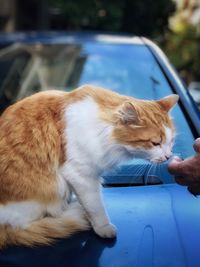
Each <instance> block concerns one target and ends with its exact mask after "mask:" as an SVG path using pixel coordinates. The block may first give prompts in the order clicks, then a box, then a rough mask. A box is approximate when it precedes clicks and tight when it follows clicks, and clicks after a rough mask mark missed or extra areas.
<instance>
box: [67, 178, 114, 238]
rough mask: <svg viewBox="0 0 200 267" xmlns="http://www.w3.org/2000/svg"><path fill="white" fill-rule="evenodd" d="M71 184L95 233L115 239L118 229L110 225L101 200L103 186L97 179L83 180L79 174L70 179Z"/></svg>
mask: <svg viewBox="0 0 200 267" xmlns="http://www.w3.org/2000/svg"><path fill="white" fill-rule="evenodd" d="M68 182H69V184H70V185H71V187H72V188H73V191H74V192H75V194H76V195H77V198H78V200H79V202H80V203H81V204H82V206H83V207H84V209H85V211H86V213H87V216H88V218H89V220H90V222H91V224H92V227H93V229H94V231H95V232H96V233H97V234H98V235H99V236H100V237H103V238H114V237H115V236H116V227H115V226H114V225H113V224H111V223H110V221H109V218H108V215H107V214H106V211H105V209H104V206H103V203H102V198H101V185H100V182H99V180H98V179H97V178H88V177H87V178H83V177H80V176H79V175H78V174H77V175H76V176H73V177H70V178H69V179H68Z"/></svg>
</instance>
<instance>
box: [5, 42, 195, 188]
mask: <svg viewBox="0 0 200 267" xmlns="http://www.w3.org/2000/svg"><path fill="white" fill-rule="evenodd" d="M0 69H1V71H0V97H1V98H0V100H1V110H3V109H4V108H5V107H6V106H7V105H9V104H11V103H13V102H15V101H16V100H18V99H21V98H23V97H25V96H27V95H30V94H32V93H34V92H38V91H40V90H45V89H49V88H56V89H62V90H63V89H64V90H67V91H71V90H73V89H74V88H76V87H78V86H80V85H82V84H85V83H89V84H94V85H99V86H102V87H105V88H109V89H111V90H114V91H116V92H119V93H122V94H127V95H130V96H134V97H137V98H142V99H159V98H161V97H164V96H166V95H169V94H171V93H173V92H172V89H171V87H170V85H169V83H168V81H167V79H166V77H165V75H164V74H163V72H162V71H161V69H160V67H159V65H158V63H157V62H156V60H155V59H154V57H153V56H152V54H151V53H150V51H149V50H148V49H147V48H146V47H145V46H144V45H139V44H135V45H133V44H121V45H120V44H105V43H94V42H86V43H84V44H81V43H78V44H14V45H11V46H9V47H6V48H2V49H1V51H0ZM172 117H173V118H174V121H175V124H176V129H177V137H176V141H175V146H174V153H175V154H177V155H179V156H181V157H182V158H185V157H188V156H190V155H192V154H193V150H192V143H193V140H194V137H193V135H192V133H191V130H190V127H189V125H188V123H187V121H186V119H185V117H184V115H183V113H182V111H181V109H180V107H179V106H178V105H177V106H176V107H175V108H174V109H173V111H172ZM103 176H104V178H105V181H106V183H107V184H131V185H132V184H145V183H160V182H165V183H166V182H172V181H173V178H172V177H171V176H170V175H169V173H168V172H167V163H164V164H159V166H158V165H152V164H150V163H149V162H146V161H144V160H140V159H137V160H130V161H128V162H124V163H122V165H121V166H119V167H118V168H117V169H115V170H111V171H109V172H107V173H104V174H103Z"/></svg>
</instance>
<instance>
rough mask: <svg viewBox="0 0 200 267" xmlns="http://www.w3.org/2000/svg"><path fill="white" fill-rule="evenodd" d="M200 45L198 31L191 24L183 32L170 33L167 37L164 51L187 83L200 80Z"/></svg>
mask: <svg viewBox="0 0 200 267" xmlns="http://www.w3.org/2000/svg"><path fill="white" fill-rule="evenodd" d="M199 43H200V36H199V35H198V34H197V29H196V28H195V27H194V26H191V25H189V24H186V25H185V27H184V30H183V31H182V32H179V33H175V32H168V34H167V35H166V39H165V42H164V45H163V49H164V50H165V53H166V54H167V55H168V57H169V58H170V60H171V62H172V63H173V64H174V65H175V67H176V68H177V69H178V71H179V72H180V74H181V75H182V77H183V78H184V80H185V81H186V83H190V82H191V81H194V80H200V71H199V70H200V60H199V58H200V46H199Z"/></svg>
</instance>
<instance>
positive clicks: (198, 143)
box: [193, 137, 200, 153]
mask: <svg viewBox="0 0 200 267" xmlns="http://www.w3.org/2000/svg"><path fill="white" fill-rule="evenodd" d="M193 148H194V150H195V151H196V152H198V153H200V137H199V138H197V139H196V140H195V141H194V144H193Z"/></svg>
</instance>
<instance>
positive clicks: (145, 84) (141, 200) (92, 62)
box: [0, 32, 200, 267]
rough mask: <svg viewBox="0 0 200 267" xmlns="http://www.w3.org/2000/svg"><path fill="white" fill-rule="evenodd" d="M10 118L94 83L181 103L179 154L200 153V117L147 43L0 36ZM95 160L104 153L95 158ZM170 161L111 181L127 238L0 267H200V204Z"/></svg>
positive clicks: (130, 169)
mask: <svg viewBox="0 0 200 267" xmlns="http://www.w3.org/2000/svg"><path fill="white" fill-rule="evenodd" d="M0 48H1V49H0V110H1V111H2V110H3V109H5V108H6V107H7V106H8V105H9V104H11V103H13V102H15V101H16V100H18V99H21V98H23V97H25V96H27V95H29V94H32V93H34V92H38V91H41V90H45V89H47V88H50V87H51V88H56V89H62V90H67V91H70V90H73V89H74V88H76V87H78V86H80V85H82V84H86V83H87V84H94V85H98V86H102V87H105V88H109V89H111V90H113V91H116V92H119V93H121V94H125V95H129V96H133V97H137V98H141V99H155V100H156V99H160V98H162V97H164V96H166V95H169V94H172V93H175V94H178V95H179V96H180V101H179V103H178V105H176V107H175V108H174V109H173V110H172V113H171V114H172V117H173V118H174V121H175V125H176V130H177V136H176V140H175V146H174V151H173V152H174V154H176V155H178V156H180V157H182V158H186V157H189V156H191V155H193V154H194V151H193V148H192V145H193V142H194V139H195V138H197V137H199V136H200V113H199V110H198V108H197V106H196V104H195V103H194V101H193V99H192V98H191V96H190V94H189V93H188V91H187V90H186V89H185V87H184V84H183V83H182V81H181V80H180V78H179V77H178V75H177V73H176V71H175V70H174V69H173V67H172V66H171V65H170V63H169V61H168V60H167V58H166V56H165V55H164V54H163V52H162V51H161V50H160V49H159V48H158V46H156V45H155V44H154V43H153V42H151V41H150V40H148V39H146V38H143V37H132V36H125V35H123V36H120V35H106V34H92V33H90V34H87V33H85V34H83V33H57V32H52V33H30V34H24V33H17V34H8V35H5V34H2V35H0ZM94 153H95V152H94ZM167 164H168V163H167V162H166V163H163V164H160V165H152V164H150V163H149V162H148V161H144V160H141V159H134V160H130V161H126V162H123V163H122V164H121V165H120V166H118V168H117V169H113V170H112V171H109V172H106V173H103V174H102V176H103V177H104V186H103V198H104V202H105V206H106V209H107V212H108V214H109V216H110V219H111V221H112V222H113V223H114V224H115V225H116V226H117V228H118V235H117V238H116V239H114V240H106V239H101V238H99V237H98V236H97V235H96V234H95V233H94V232H93V231H92V230H91V231H87V232H82V233H79V234H76V235H74V236H72V237H71V238H68V239H61V240H57V242H55V243H54V244H53V245H52V246H47V247H36V248H25V247H9V248H7V249H6V250H4V251H2V252H0V266H2V267H4V266H5V267H9V266H20V267H32V266H38V267H39V266H42V267H44V266H48V267H55V266H56V267H64V266H68V267H82V266H84V267H85V266H91V267H97V266H98V267H126V266H127V267H130V266H134V267H186V266H187V267H199V266H200V253H199V251H200V198H199V197H195V196H193V195H192V194H190V193H189V192H188V190H187V188H186V187H183V186H179V185H177V184H175V182H174V177H173V176H171V175H170V174H169V173H168V170H167Z"/></svg>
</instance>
